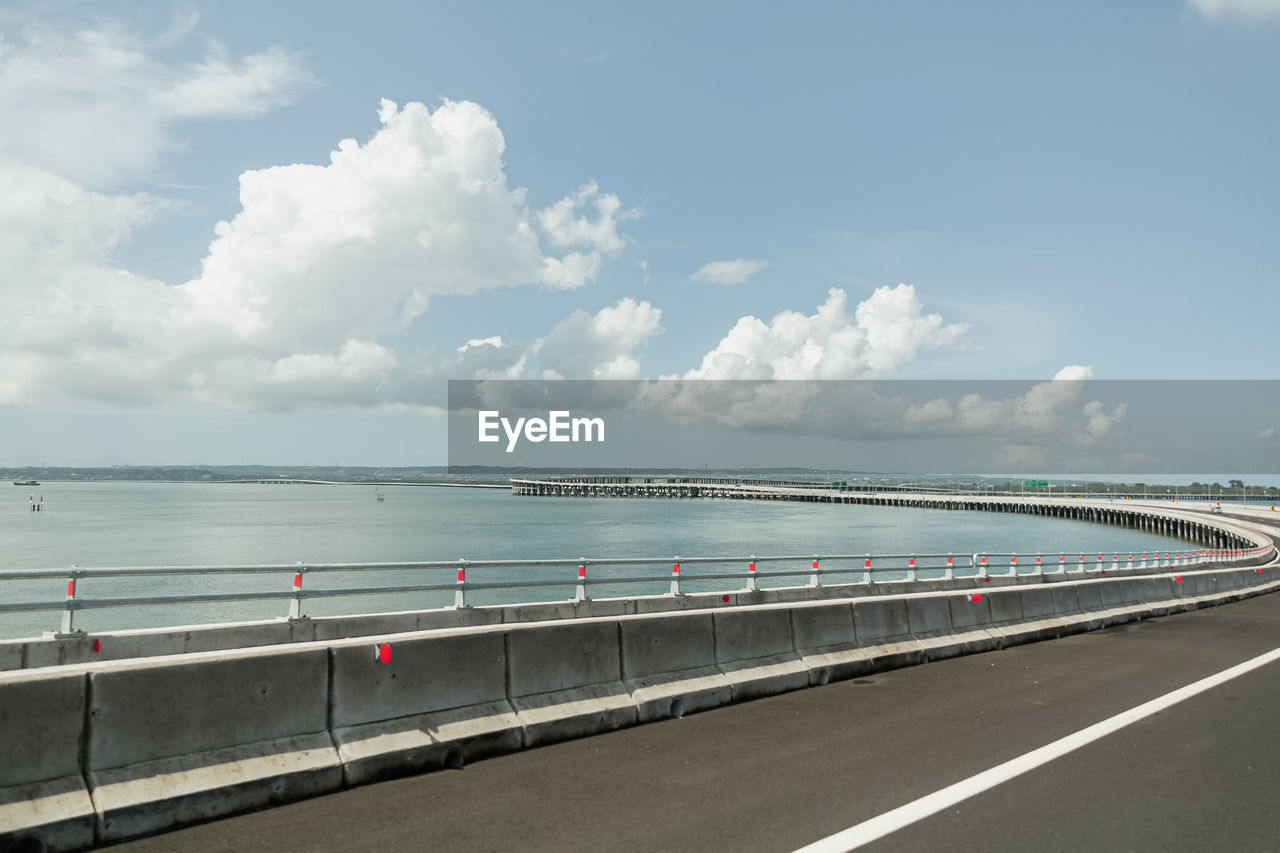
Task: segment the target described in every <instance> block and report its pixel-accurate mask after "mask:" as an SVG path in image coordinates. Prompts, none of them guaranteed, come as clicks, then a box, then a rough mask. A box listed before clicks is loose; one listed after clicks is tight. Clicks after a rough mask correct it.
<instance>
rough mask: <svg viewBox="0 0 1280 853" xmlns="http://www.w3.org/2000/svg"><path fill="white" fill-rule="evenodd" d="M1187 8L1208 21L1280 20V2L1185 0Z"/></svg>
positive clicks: (1265, 0)
mask: <svg viewBox="0 0 1280 853" xmlns="http://www.w3.org/2000/svg"><path fill="white" fill-rule="evenodd" d="M1187 8H1188V9H1192V10H1194V11H1195V12H1197V13H1199V14H1200V15H1203V16H1204V17H1206V18H1208V19H1210V20H1236V21H1246V22H1257V21H1263V20H1267V19H1272V20H1276V19H1280V0H1187Z"/></svg>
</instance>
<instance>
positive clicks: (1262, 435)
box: [1258, 424, 1276, 441]
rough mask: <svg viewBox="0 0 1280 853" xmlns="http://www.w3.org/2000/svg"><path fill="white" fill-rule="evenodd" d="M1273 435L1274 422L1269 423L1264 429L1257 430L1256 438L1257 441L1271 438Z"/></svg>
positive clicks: (1274, 430) (1274, 431)
mask: <svg viewBox="0 0 1280 853" xmlns="http://www.w3.org/2000/svg"><path fill="white" fill-rule="evenodd" d="M1275 437H1276V428H1275V425H1274V424H1273V425H1271V426H1269V427H1267V428H1266V429H1260V430H1258V440H1259V441H1270V440H1271V439H1273V438H1275Z"/></svg>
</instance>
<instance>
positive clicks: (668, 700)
mask: <svg viewBox="0 0 1280 853" xmlns="http://www.w3.org/2000/svg"><path fill="white" fill-rule="evenodd" d="M618 632H619V642H620V645H621V653H622V683H623V684H624V685H625V686H626V688H627V690H629V691H630V692H631V698H632V701H634V702H635V705H636V714H637V719H638V720H639V721H640V722H645V721H648V720H656V719H663V718H666V717H681V716H684V714H686V713H691V712H694V711H702V710H706V709H707V708H714V707H716V706H719V705H727V704H729V702H731V701H732V700H733V691H732V688H731V687H730V684H729V679H727V678H725V676H724V673H722V672H721V671H720V669H719V667H717V666H716V643H715V625H714V623H713V618H712V614H711V613H681V614H669V615H663V616H652V617H648V618H639V617H634V616H633V617H624V618H622V619H619V620H618Z"/></svg>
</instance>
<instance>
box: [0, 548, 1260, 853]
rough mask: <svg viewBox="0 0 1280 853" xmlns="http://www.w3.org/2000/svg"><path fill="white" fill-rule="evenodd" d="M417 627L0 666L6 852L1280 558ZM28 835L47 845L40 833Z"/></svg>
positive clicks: (1085, 609)
mask: <svg viewBox="0 0 1280 853" xmlns="http://www.w3.org/2000/svg"><path fill="white" fill-rule="evenodd" d="M1272 556H1273V558H1272V559H1271V561H1270V562H1268V563H1267V564H1266V565H1263V566H1256V567H1252V568H1234V569H1213V570H1207V571H1193V572H1187V573H1185V574H1181V575H1177V574H1173V573H1168V574H1166V575H1164V576H1158V577H1141V578H1113V577H1107V578H1094V579H1088V580H1080V581H1071V582H1062V583H1057V584H1053V585H1051V586H1043V587H1029V586H1012V587H1004V588H992V589H989V590H987V591H984V592H981V593H976V592H970V593H957V592H943V593H917V594H908V595H900V596H878V597H874V598H852V599H843V600H834V601H833V600H826V601H812V602H790V603H781V604H771V605H762V606H756V607H736V608H729V609H723V610H717V611H714V612H684V613H665V614H654V615H632V616H620V617H597V618H589V619H578V620H571V621H556V622H548V623H543V624H525V625H501V626H489V627H481V628H474V629H459V630H452V631H429V632H414V633H408V634H394V635H386V636H384V637H379V638H377V641H376V642H375V641H373V640H370V639H358V640H347V641H335V642H329V643H305V644H299V645H297V646H293V647H285V648H279V647H277V648H272V649H266V650H243V651H234V652H223V653H205V654H194V655H183V656H178V657H175V658H169V659H162V660H153V661H118V662H111V663H102V664H97V665H93V666H72V667H53V668H49V669H46V670H42V671H37V672H17V673H8V674H3V675H0V721H3V723H4V727H5V730H6V732H12V731H17V732H22V733H23V736H22V737H18V738H14V737H6V738H5V739H4V740H3V741H0V847H3V846H4V845H6V844H8V845H18V844H21V843H27V842H28V841H30V840H32V839H38V840H39V842H40V843H42V844H44V845H45V846H46V847H47V849H49V850H75V849H81V848H83V847H86V846H89V845H91V844H93V843H102V842H107V841H113V840H119V839H124V838H129V837H136V836H140V835H144V834H148V833H152V832H157V831H162V830H164V829H167V828H170V827H174V826H178V825H182V824H187V823H192V822H198V821H201V820H206V819H209V818H211V817H216V816H219V815H224V814H231V813H234V812H237V811H243V810H246V809H252V808H257V807H261V806H265V805H271V804H274V803H279V802H283V801H286V800H290V799H297V798H300V797H306V796H310V795H314V794H318V793H322V792H325V791H332V790H336V789H338V788H341V787H344V786H348V785H354V784H361V783H364V782H370V781H374V780H378V779H384V778H388V777H392V776H397V775H405V774H410V773H418V772H423V771H428V770H434V769H439V768H442V767H446V766H459V765H461V764H462V763H465V762H469V761H473V760H476V759H480V758H484V757H486V756H490V755H495V754H500V753H503V752H510V751H513V750H518V749H521V748H525V747H531V746H536V745H539V744H544V743H550V742H553V741H557V740H564V739H568V738H574V737H580V736H583V735H588V734H592V733H596V732H603V731H609V730H612V729H617V728H621V727H625V726H629V725H633V724H636V723H639V722H645V721H647V720H658V719H665V718H669V717H673V716H681V715H683V714H686V713H690V712H694V711H699V710H705V709H708V708H713V707H717V706H720V705H726V704H729V703H733V702H739V701H743V700H747V699H752V698H756V697H760V696H767V695H772V694H778V693H782V692H786V691H789V690H794V689H797V688H802V687H807V686H811V685H820V684H825V683H827V682H829V681H832V680H837V679H842V678H851V677H855V676H858V675H863V674H867V673H871V672H875V671H878V670H883V669H889V668H894V667H900V666H906V665H910V664H915V663H923V662H925V661H930V660H938V659H942V658H948V657H954V656H957V655H963V654H968V653H971V652H978V651H985V650H990V649H998V648H1004V647H1007V646H1011V645H1014V644H1019V643H1026V642H1031V641H1035V640H1040V639H1048V638H1053V637H1061V636H1064V635H1067V634H1072V633H1079V632H1083V631H1088V630H1091V629H1094V628H1099V627H1104V626H1108V625H1115V624H1121V623H1125V622H1129V621H1133V620H1137V619H1144V618H1147V617H1149V616H1156V615H1163V614H1166V613H1172V612H1177V611H1181V610H1190V609H1196V608H1199V607H1204V606H1209V605H1213V604H1218V603H1223V602H1226V601H1232V600H1236V599H1240V598H1245V597H1250V596H1254V595H1259V594H1263V593H1267V592H1271V591H1274V590H1276V589H1280V562H1277V560H1275V559H1274V554H1273V555H1272ZM31 843H34V841H31Z"/></svg>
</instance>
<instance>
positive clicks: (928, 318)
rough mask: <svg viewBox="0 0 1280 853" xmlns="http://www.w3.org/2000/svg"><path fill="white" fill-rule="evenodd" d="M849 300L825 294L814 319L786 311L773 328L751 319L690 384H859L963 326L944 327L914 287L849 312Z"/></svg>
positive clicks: (889, 291) (951, 337) (952, 338)
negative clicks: (736, 381) (699, 381)
mask: <svg viewBox="0 0 1280 853" xmlns="http://www.w3.org/2000/svg"><path fill="white" fill-rule="evenodd" d="M848 302H849V297H848V294H846V293H845V292H844V291H843V290H841V289H839V288H831V289H830V290H829V291H828V292H827V299H826V301H825V302H824V303H823V304H822V305H820V306H818V309H817V311H816V312H815V313H814V314H810V315H806V314H801V313H799V312H796V311H784V312H782V313H781V314H778V315H777V316H776V317H774V318H773V320H772V322H770V323H765V322H764V321H762V320H760V319H758V318H756V317H752V316H747V317H743V318H741V319H740V320H738V322H737V323H736V324H735V325H734V327H733V328H732V329H730V330H729V333H728V334H727V335H726V336H725V337H724V338H723V339H722V340H721V341H720V343H719V344H717V345H716V347H715V348H714V349H713V350H711V351H710V352H709V353H707V354H706V355H705V356H704V357H703V359H702V363H701V364H700V365H699V366H698V367H697V368H695V369H693V370H691V371H689V372H688V373H686V374H685V378H687V379H855V378H861V377H865V376H874V375H885V374H891V373H893V372H894V371H896V370H897V369H898V368H899V367H900V366H902V365H903V364H904V363H906V362H907V361H910V360H911V359H912V358H914V357H915V356H916V354H917V353H919V352H920V351H921V350H928V349H935V348H939V347H945V346H949V345H951V344H953V343H955V342H956V341H957V340H958V339H959V338H960V336H961V335H963V334H964V333H965V331H967V329H968V324H966V323H952V324H949V325H946V324H944V323H943V320H942V317H941V316H939V315H937V314H925V313H923V310H924V306H923V305H922V304H921V302H920V300H919V298H918V297H917V296H916V291H915V288H914V287H912V286H911V285H909V284H899V285H898V286H897V287H888V286H885V287H880V288H877V289H876V291H875V292H874V293H872V294H871V296H869V297H867V299H865V300H864V301H862V302H861V303H859V304H858V306H857V308H856V309H855V310H854V316H853V317H850V316H849V312H848Z"/></svg>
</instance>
